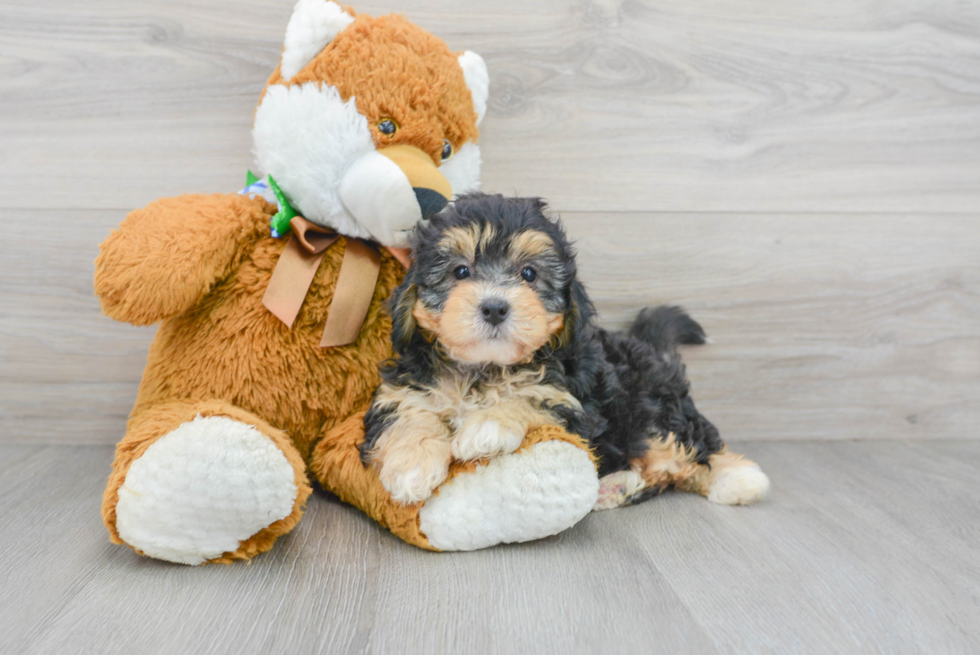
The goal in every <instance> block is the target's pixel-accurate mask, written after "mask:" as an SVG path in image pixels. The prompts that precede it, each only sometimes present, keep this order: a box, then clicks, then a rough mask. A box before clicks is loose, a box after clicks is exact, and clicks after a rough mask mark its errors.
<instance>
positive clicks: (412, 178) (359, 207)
mask: <svg viewBox="0 0 980 655" xmlns="http://www.w3.org/2000/svg"><path fill="white" fill-rule="evenodd" d="M452 195H453V189H452V186H450V184H449V181H448V180H447V179H446V177H445V176H444V175H443V174H442V173H440V172H439V169H438V168H436V166H435V164H434V163H433V162H432V158H431V157H429V155H427V154H425V153H424V152H423V151H422V150H421V149H420V148H416V147H414V146H409V145H398V146H390V147H387V148H381V149H380V150H375V151H372V152H369V153H367V154H365V155H363V156H361V157H360V158H359V159H358V160H357V161H355V162H354V164H353V165H352V166H351V167H350V168H349V169H348V170H347V173H346V174H345V175H344V178H343V180H341V183H340V200H341V202H343V203H344V206H345V207H346V208H347V210H348V211H349V212H350V213H351V214H352V215H353V216H354V217H355V218H356V219H357V220H358V222H360V223H361V224H362V225H363V226H364V227H365V228H367V229H368V231H369V232H371V234H372V235H373V236H374V238H375V239H377V240H378V241H380V242H381V243H384V244H386V245H392V246H398V247H400V246H404V245H406V244H407V242H408V233H409V231H410V230H411V229H412V228H413V227H415V225H416V224H417V223H418V222H419V221H421V220H422V219H424V218H428V217H429V216H432V215H433V214H435V213H436V212H438V211H439V210H441V209H442V208H443V207H445V206H446V204H447V203H448V202H449V199H450V198H452Z"/></svg>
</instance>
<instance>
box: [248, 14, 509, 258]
mask: <svg viewBox="0 0 980 655" xmlns="http://www.w3.org/2000/svg"><path fill="white" fill-rule="evenodd" d="M488 83H489V79H488V76H487V69H486V66H485V64H484V63H483V60H482V59H481V58H480V56H479V55H477V54H476V53H474V52H464V53H454V52H451V51H450V50H449V48H448V47H447V46H446V44H445V43H443V42H442V41H441V40H439V39H437V38H436V37H434V36H432V35H431V34H429V33H428V32H426V31H424V30H422V29H421V28H419V27H416V26H415V25H412V24H411V23H409V22H408V21H406V20H405V19H404V18H402V17H400V16H396V15H391V16H383V17H380V18H372V17H370V16H366V15H363V14H361V15H356V16H355V14H354V12H353V11H352V10H350V9H345V8H342V7H341V6H340V5H338V4H336V3H334V2H328V1H326V0H299V2H298V3H297V4H296V8H295V9H294V11H293V15H292V18H290V20H289V25H288V27H287V28H286V39H285V43H284V45H283V53H282V60H281V62H280V66H279V68H278V69H277V70H276V71H275V72H274V73H273V74H272V77H271V78H270V79H269V83H268V85H267V86H266V89H265V91H264V93H263V95H262V99H261V101H260V102H259V106H258V109H257V110H256V113H255V126H254V130H253V136H254V140H255V157H256V164H257V166H258V168H259V169H260V170H261V171H262V173H264V174H267V175H271V176H272V177H273V178H274V179H275V180H276V182H277V183H278V185H279V187H280V188H281V189H282V190H283V192H284V193H285V194H286V196H288V198H289V200H290V202H291V204H292V205H293V206H294V207H295V208H296V209H297V211H298V212H299V213H300V214H302V215H303V216H304V217H305V218H306V219H308V220H310V221H312V222H314V223H317V224H319V225H322V226H324V227H330V228H334V229H336V230H337V231H339V232H340V233H342V234H344V235H347V236H353V237H363V238H373V239H376V240H378V241H380V242H381V243H383V244H384V245H388V246H404V245H405V244H406V243H407V236H408V232H409V231H410V230H411V229H412V227H414V226H415V224H416V223H418V222H419V221H420V220H422V219H423V218H425V217H428V216H429V215H431V214H433V213H435V212H437V211H439V210H440V209H442V208H443V207H444V206H445V205H446V203H447V201H448V200H449V199H450V198H451V197H452V195H453V194H454V193H455V194H459V193H464V192H467V191H473V190H475V189H477V188H478V187H479V175H480V150H479V147H478V146H477V145H476V138H477V135H478V129H477V124H478V123H479V122H480V120H481V119H482V118H483V115H484V113H485V112H486V105H487V89H488Z"/></svg>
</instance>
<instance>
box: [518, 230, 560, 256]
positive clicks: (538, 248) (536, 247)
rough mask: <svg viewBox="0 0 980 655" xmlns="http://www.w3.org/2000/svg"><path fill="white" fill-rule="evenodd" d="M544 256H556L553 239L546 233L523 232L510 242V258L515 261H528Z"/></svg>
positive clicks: (535, 231)
mask: <svg viewBox="0 0 980 655" xmlns="http://www.w3.org/2000/svg"><path fill="white" fill-rule="evenodd" d="M544 254H552V255H553V254H555V246H554V244H553V243H552V241H551V237H549V236H548V235H547V234H545V233H544V232H538V231H537V230H528V231H527V232H521V233H520V234H518V235H517V236H515V237H514V239H513V240H512V241H511V242H510V256H511V257H512V258H514V259H526V258H530V257H538V256H540V255H544Z"/></svg>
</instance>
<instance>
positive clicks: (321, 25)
mask: <svg viewBox="0 0 980 655" xmlns="http://www.w3.org/2000/svg"><path fill="white" fill-rule="evenodd" d="M353 22H354V17H353V16H351V15H350V14H348V13H347V12H346V11H344V10H343V8H341V6H340V5H338V4H337V3H336V2H328V1H327V0H299V2H297V3H296V6H295V7H294V8H293V15H292V16H291V17H290V19H289V24H288V25H287V26H286V40H285V41H284V42H283V46H282V65H281V66H280V68H279V74H280V75H281V76H282V79H284V80H287V81H288V80H289V79H290V78H291V77H292V76H293V75H295V74H296V73H298V72H300V71H301V70H303V68H304V67H305V66H306V65H307V64H308V63H310V62H311V61H313V58H314V57H316V56H317V55H318V54H320V51H321V50H323V48H324V47H325V46H326V45H327V44H328V43H330V42H331V41H333V39H334V37H336V36H337V35H338V34H340V33H341V32H343V31H344V28H346V27H347V26H348V25H350V24H351V23H353Z"/></svg>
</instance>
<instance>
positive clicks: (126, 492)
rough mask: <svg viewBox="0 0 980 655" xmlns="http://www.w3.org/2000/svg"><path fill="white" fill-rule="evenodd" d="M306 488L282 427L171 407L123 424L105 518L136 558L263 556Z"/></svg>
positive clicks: (187, 560) (224, 407) (220, 407)
mask: <svg viewBox="0 0 980 655" xmlns="http://www.w3.org/2000/svg"><path fill="white" fill-rule="evenodd" d="M310 491H311V490H310V485H309V483H308V482H307V479H306V473H305V466H304V463H303V460H302V458H301V457H300V455H299V452H298V451H297V450H296V448H295V447H294V446H293V444H292V443H291V442H290V441H289V438H288V437H287V436H286V434H285V433H284V432H282V431H281V430H277V429H275V428H273V427H272V426H270V425H269V424H267V423H266V422H264V421H262V420H261V419H259V418H258V417H256V416H255V415H253V414H251V413H249V412H246V411H244V410H242V409H239V408H237V407H234V406H233V405H231V404H229V403H225V402H221V401H201V402H190V401H186V402H173V403H166V404H161V405H157V406H155V407H152V408H150V409H147V410H144V411H143V412H141V413H140V414H138V415H137V416H134V417H132V418H131V419H130V421H129V425H128V428H127V431H126V436H125V437H124V438H123V440H122V441H121V442H119V445H118V446H116V458H115V461H114V462H113V464H112V474H111V475H110V476H109V484H108V486H107V487H106V491H105V497H104V499H103V502H102V518H103V521H105V524H106V527H107V528H108V529H109V534H110V536H111V539H112V541H113V542H115V543H124V544H126V545H128V546H130V547H132V548H133V549H135V550H136V551H137V552H138V553H140V554H142V555H149V556H150V557H155V558H157V559H163V560H168V561H171V562H179V563H182V564H202V563H205V562H222V563H230V562H233V561H234V560H236V559H248V558H250V557H253V556H255V555H257V554H258V553H262V552H265V551H267V550H269V549H270V548H271V547H272V544H273V542H274V541H275V540H276V538H278V537H279V536H280V535H283V534H285V533H287V532H289V531H290V530H291V529H292V528H293V526H295V525H296V523H297V521H299V519H300V516H302V513H303V504H304V502H305V501H306V498H307V497H308V496H309V495H310Z"/></svg>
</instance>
